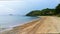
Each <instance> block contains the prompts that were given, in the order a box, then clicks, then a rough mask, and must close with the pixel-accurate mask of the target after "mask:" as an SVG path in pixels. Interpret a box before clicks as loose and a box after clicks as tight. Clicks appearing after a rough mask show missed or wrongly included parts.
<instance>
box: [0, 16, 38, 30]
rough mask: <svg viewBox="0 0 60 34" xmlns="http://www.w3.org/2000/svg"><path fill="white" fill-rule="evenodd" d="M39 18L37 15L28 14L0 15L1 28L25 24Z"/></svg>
mask: <svg viewBox="0 0 60 34" xmlns="http://www.w3.org/2000/svg"><path fill="white" fill-rule="evenodd" d="M34 19H37V17H27V16H0V30H1V28H2V29H4V28H10V27H14V26H16V25H19V24H24V23H26V22H29V21H32V20H34Z"/></svg>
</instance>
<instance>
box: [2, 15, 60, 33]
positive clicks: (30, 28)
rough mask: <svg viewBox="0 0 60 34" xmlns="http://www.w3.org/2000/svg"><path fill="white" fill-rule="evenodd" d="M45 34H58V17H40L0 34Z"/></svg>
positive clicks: (59, 22)
mask: <svg viewBox="0 0 60 34" xmlns="http://www.w3.org/2000/svg"><path fill="white" fill-rule="evenodd" d="M44 33H45V34H47V33H60V17H55V16H41V19H38V20H35V21H32V22H29V23H26V24H24V25H21V26H17V27H14V28H13V29H12V30H10V31H5V32H3V33H1V34H44Z"/></svg>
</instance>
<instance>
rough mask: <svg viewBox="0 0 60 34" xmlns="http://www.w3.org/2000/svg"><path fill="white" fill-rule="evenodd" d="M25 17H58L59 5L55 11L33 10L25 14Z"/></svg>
mask: <svg viewBox="0 0 60 34" xmlns="http://www.w3.org/2000/svg"><path fill="white" fill-rule="evenodd" d="M26 16H60V4H58V5H57V6H56V7H55V9H50V8H46V9H42V10H33V11H31V12H29V13H28V14H26Z"/></svg>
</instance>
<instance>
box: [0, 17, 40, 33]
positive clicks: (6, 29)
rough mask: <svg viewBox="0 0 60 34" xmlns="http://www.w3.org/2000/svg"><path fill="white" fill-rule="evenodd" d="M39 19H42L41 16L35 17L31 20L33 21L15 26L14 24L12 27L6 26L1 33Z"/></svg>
mask: <svg viewBox="0 0 60 34" xmlns="http://www.w3.org/2000/svg"><path fill="white" fill-rule="evenodd" d="M39 19H40V17H38V18H37V19H33V20H31V21H28V22H25V23H23V24H18V25H14V26H12V27H10V28H5V30H2V31H0V33H1V32H5V31H6V32H7V31H10V30H13V29H14V28H16V27H19V26H22V25H25V24H28V23H30V22H34V21H36V20H39Z"/></svg>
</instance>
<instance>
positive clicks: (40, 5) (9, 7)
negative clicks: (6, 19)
mask: <svg viewBox="0 0 60 34" xmlns="http://www.w3.org/2000/svg"><path fill="white" fill-rule="evenodd" d="M59 3H60V0H0V15H9V14H14V15H26V14H27V13H29V12H31V11H32V10H42V9H45V8H55V7H56V6H57V5H58V4H59Z"/></svg>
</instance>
